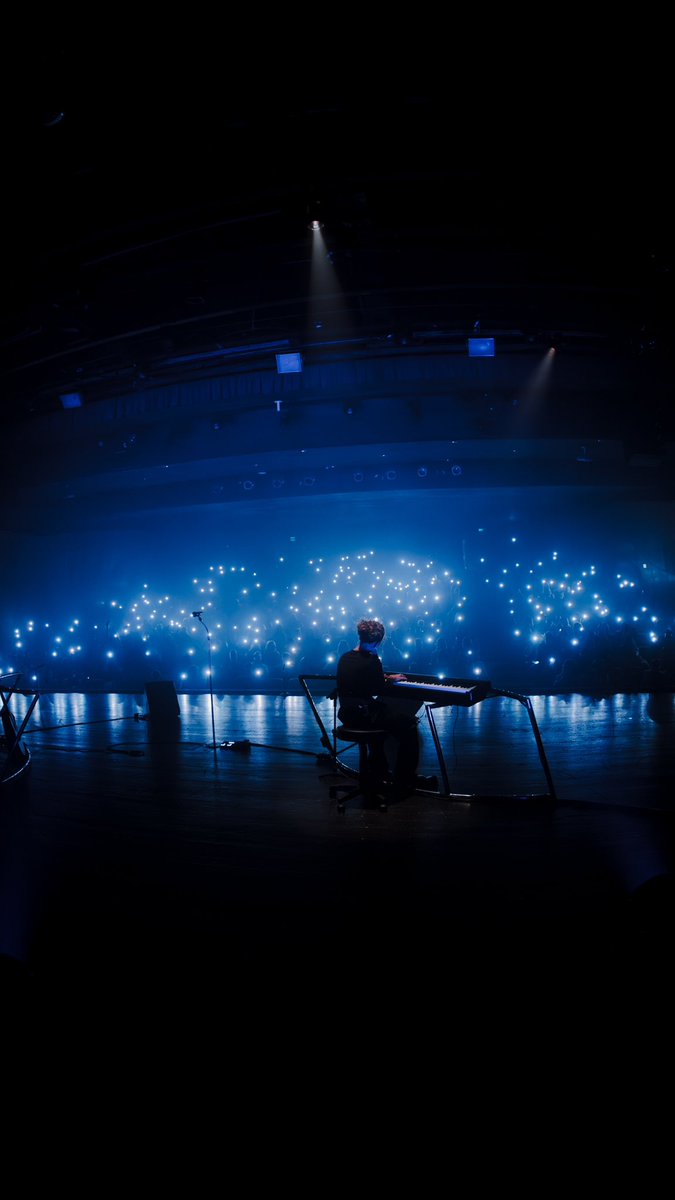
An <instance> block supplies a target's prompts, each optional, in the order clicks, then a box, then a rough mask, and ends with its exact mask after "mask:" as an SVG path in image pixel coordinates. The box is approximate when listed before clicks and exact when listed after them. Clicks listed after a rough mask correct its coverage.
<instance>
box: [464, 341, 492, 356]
mask: <svg viewBox="0 0 675 1200" xmlns="http://www.w3.org/2000/svg"><path fill="white" fill-rule="evenodd" d="M468 346H469V358H494V356H495V339H494V338H469V340H468Z"/></svg>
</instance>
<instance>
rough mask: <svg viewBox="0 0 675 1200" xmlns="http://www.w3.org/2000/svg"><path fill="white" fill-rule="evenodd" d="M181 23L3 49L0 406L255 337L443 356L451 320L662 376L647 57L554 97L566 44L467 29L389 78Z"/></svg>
mask: <svg viewBox="0 0 675 1200" xmlns="http://www.w3.org/2000/svg"><path fill="white" fill-rule="evenodd" d="M303 36H304V37H306V36H307V31H306V30H305V31H304V33H303ZM433 40H434V39H433V38H430V41H433ZM205 42H207V43H208V42H209V36H208V34H206V33H202V32H200V35H199V45H200V50H199V53H198V54H197V51H196V45H197V38H196V37H193V38H191V37H189V36H188V37H187V38H186V39H185V41H183V39H182V38H181V37H178V36H177V37H175V38H173V39H170V40H169V42H168V48H167V44H166V43H160V42H159V41H156V40H153V38H151V37H143V38H140V39H139V38H130V37H129V38H118V39H116V41H115V44H114V45H112V44H110V45H109V44H108V42H105V45H104V47H103V48H102V49H100V50H98V51H97V52H95V51H94V50H93V49H90V50H87V51H86V52H85V50H84V49H83V43H82V40H81V39H80V41H78V42H77V43H75V42H73V43H68V44H66V39H62V40H61V41H59V39H58V37H57V38H56V40H55V41H54V42H53V43H52V44H50V45H48V44H45V45H44V46H43V47H42V49H41V50H40V51H39V52H36V51H35V49H34V47H31V50H30V52H28V51H22V50H18V51H17V54H16V58H15V59H14V61H13V62H12V63H11V64H10V68H9V71H8V74H7V76H6V78H5V80H4V87H5V89H6V95H5V99H4V121H5V129H4V134H5V138H4V146H3V151H2V153H3V158H4V165H5V172H4V174H5V180H6V185H5V196H4V199H5V206H4V232H5V239H4V242H5V244H4V269H3V278H4V286H3V289H2V306H1V311H0V384H1V387H2V414H3V417H4V419H5V421H10V422H11V421H24V420H25V419H30V418H31V417H32V416H33V415H35V414H41V413H45V412H49V411H56V410H58V409H59V406H60V400H59V397H60V396H61V395H62V394H65V393H69V392H77V393H78V394H79V395H81V397H82V398H83V401H84V403H91V402H94V401H96V400H100V399H106V398H110V397H114V396H118V395H125V394H128V393H130V392H133V391H137V390H138V389H143V390H147V389H152V388H154V387H159V386H164V385H167V384H169V385H170V384H175V383H189V382H190V381H191V380H193V379H200V380H202V379H204V378H209V377H212V376H214V375H217V374H219V373H223V372H232V371H237V370H241V369H242V368H245V369H250V368H251V367H252V365H253V364H255V363H258V362H260V363H262V362H263V361H264V362H269V357H270V348H273V347H274V346H275V345H278V346H279V347H283V348H286V349H300V350H301V351H302V352H303V354H304V355H305V356H306V358H307V359H308V360H309V361H321V359H322V356H323V357H326V356H333V357H334V356H335V355H336V354H339V355H341V356H342V357H345V356H349V355H352V354H357V353H358V354H361V355H363V354H366V355H368V354H377V355H381V354H382V353H385V352H390V353H398V354H401V353H407V352H411V351H412V350H414V351H415V352H420V351H422V350H424V349H425V348H428V347H429V346H431V345H433V347H434V350H435V351H437V350H438V349H439V348H445V349H447V351H448V353H453V352H457V351H460V352H462V353H463V352H464V346H465V340H466V337H467V336H468V335H469V334H470V333H471V332H472V331H473V329H474V326H475V325H476V323H477V322H478V323H479V325H480V330H481V332H482V333H483V334H484V335H488V334H492V335H494V336H495V337H496V339H497V342H498V345H499V346H500V348H501V349H502V350H504V351H508V350H509V348H511V349H514V350H518V351H521V350H527V349H528V347H531V348H534V349H536V350H537V351H538V352H539V351H540V350H541V347H542V346H545V345H548V344H550V343H551V342H555V343H556V344H558V345H561V346H562V345H567V346H571V347H573V348H574V349H575V350H582V351H583V352H584V353H586V354H592V355H594V356H596V355H605V356H610V357H611V358H613V359H615V358H617V357H619V358H621V357H623V356H627V357H629V358H630V359H631V360H633V359H636V358H640V357H648V358H649V359H650V360H651V361H652V362H654V363H657V364H658V370H659V371H661V370H663V372H665V373H666V374H667V376H668V377H669V373H670V371H671V368H672V348H673V346H672V337H671V333H670V320H671V313H672V271H671V258H670V254H671V244H672V242H671V230H670V222H671V204H672V189H671V186H670V182H669V172H668V164H667V161H666V160H667V153H666V147H665V146H664V145H663V143H662V140H661V134H662V126H663V124H664V121H663V118H662V116H661V114H662V108H661V105H660V96H659V93H660V89H661V87H662V86H665V85H664V84H662V83H661V81H660V79H659V76H658V72H657V71H655V72H654V76H653V77H652V78H651V79H648V80H647V82H646V83H644V82H643V84H642V85H641V90H640V92H639V94H638V93H637V92H636V91H633V90H631V88H630V86H627V85H626V83H625V81H624V80H623V79H622V77H621V72H620V70H618V71H617V75H616V79H614V80H613V88H612V90H611V92H608V90H607V88H606V87H605V86H603V81H602V80H601V79H598V77H597V72H594V70H593V69H592V67H591V69H590V70H589V69H588V68H589V63H588V62H586V63H585V64H584V68H585V70H586V75H585V80H586V83H585V86H584V88H583V89H582V90H580V87H579V78H580V77H579V74H578V69H579V62H578V61H577V62H574V61H571V60H565V59H564V58H563V60H561V62H562V66H563V68H564V69H563V70H558V71H557V72H553V71H552V68H551V63H550V62H549V61H548V59H547V58H545V57H540V59H539V61H538V62H537V65H536V67H533V64H532V62H531V61H529V62H528V60H527V58H524V59H523V60H521V61H520V62H519V63H516V62H507V61H506V60H504V61H502V62H501V64H500V70H499V73H497V72H496V71H495V72H493V73H491V72H490V71H488V69H487V66H486V63H485V61H484V59H483V58H481V59H480V62H479V64H476V63H475V62H474V64H473V66H471V65H469V63H468V61H464V59H465V58H466V57H468V55H469V52H470V50H471V46H470V45H467V43H466V42H464V43H462V45H460V47H457V46H455V48H454V55H453V62H454V69H453V70H450V69H449V66H448V64H447V60H446V67H447V69H446V70H445V71H444V73H442V74H441V73H439V71H438V61H439V60H438V57H437V56H436V55H434V56H433V60H432V59H431V57H430V65H429V70H428V71H425V60H424V59H423V58H420V57H419V55H418V57H417V59H416V65H415V70H412V69H403V67H402V60H401V59H400V52H401V51H400V47H399V51H398V54H399V57H398V59H397V60H396V62H392V64H391V66H390V69H389V70H386V69H383V68H382V67H381V58H382V55H381V54H380V58H379V59H378V61H379V62H380V69H377V68H376V67H373V65H372V64H373V61H374V58H373V59H371V60H370V61H369V58H368V55H367V54H366V53H365V51H364V52H362V53H361V54H360V55H355V56H350V57H343V56H341V55H340V54H339V53H337V52H335V53H333V55H332V56H326V58H325V59H324V58H323V55H322V53H321V52H320V47H319V49H317V50H315V51H314V53H313V54H312V57H311V69H309V68H308V69H302V70H299V69H298V63H299V62H300V61H302V56H301V55H300V54H296V55H295V58H294V59H293V60H292V61H287V60H286V58H285V51H284V46H285V45H286V43H285V42H284V41H283V39H282V40H281V41H280V42H279V44H278V45H274V46H272V47H270V46H269V45H268V46H267V48H266V52H265V54H264V55H258V56H256V55H255V54H252V52H251V50H250V47H249V46H248V45H245V46H242V45H241V44H237V43H236V42H235V43H234V44H232V41H231V39H230V40H229V41H227V42H226V44H224V43H223V42H222V41H220V42H218V45H217V47H216V46H215V45H213V44H212V45H211V49H210V50H207V51H205V50H204V43H205ZM473 49H474V51H475V49H476V47H473ZM304 53H305V55H307V53H308V52H307V50H306V49H305V51H304ZM492 53H493V61H494V56H497V53H498V47H496V46H494V45H493V47H492ZM430 54H431V52H430ZM432 61H433V64H434V68H433V69H432V66H431V62H432ZM460 62H463V66H459V67H458V63H460ZM526 62H527V71H525V70H524V63H526ZM604 82H605V83H606V79H605V81H604ZM316 216H318V217H319V218H320V219H321V221H322V223H323V238H324V247H323V248H324V251H325V253H324V254H323V267H324V270H323V274H322V276H321V277H320V278H319V279H318V280H317V279H316V278H315V277H314V276H313V275H312V238H313V235H312V233H311V232H310V231H309V229H308V223H309V221H310V219H311V218H313V217H316ZM662 394H663V393H662V390H661V396H662Z"/></svg>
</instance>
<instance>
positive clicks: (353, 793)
mask: <svg viewBox="0 0 675 1200" xmlns="http://www.w3.org/2000/svg"><path fill="white" fill-rule="evenodd" d="M335 736H336V738H338V739H339V740H340V741H341V742H351V743H352V744H354V745H356V746H358V748H359V777H358V782H357V783H355V784H349V783H334V784H331V786H330V788H329V790H328V794H329V796H330V798H331V800H337V810H338V812H344V809H345V801H347V800H355V799H357V798H358V797H359V796H360V797H362V799H363V800H365V801H366V804H368V805H369V804H376V805H377V807H378V808H379V809H380V810H381V811H382V812H386V809H387V802H386V800H385V799H384V797H383V796H381V795H380V794H379V792H378V785H379V787H380V789H382V788H383V787H384V784H383V782H382V781H381V780H374V779H373V777H372V774H371V770H370V750H371V747H372V746H373V745H377V746H382V745H383V743H384V740H385V738H386V737H387V730H386V729H350V728H349V727H348V726H346V725H340V726H338V727H337V729H336V730H335Z"/></svg>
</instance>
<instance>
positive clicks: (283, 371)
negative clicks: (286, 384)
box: [276, 354, 302, 375]
mask: <svg viewBox="0 0 675 1200" xmlns="http://www.w3.org/2000/svg"><path fill="white" fill-rule="evenodd" d="M276 357H277V372H278V373H279V375H294V374H298V372H300V371H302V355H301V354H277V356H276Z"/></svg>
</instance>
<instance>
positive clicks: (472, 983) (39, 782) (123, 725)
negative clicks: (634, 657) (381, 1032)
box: [0, 690, 675, 1008]
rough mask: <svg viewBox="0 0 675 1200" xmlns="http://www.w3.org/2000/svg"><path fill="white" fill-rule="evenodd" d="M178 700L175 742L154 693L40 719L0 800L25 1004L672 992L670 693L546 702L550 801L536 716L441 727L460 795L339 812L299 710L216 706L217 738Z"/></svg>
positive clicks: (323, 704) (63, 704) (425, 766)
mask: <svg viewBox="0 0 675 1200" xmlns="http://www.w3.org/2000/svg"><path fill="white" fill-rule="evenodd" d="M317 697H318V699H317V704H318V711H319V713H320V715H321V717H322V719H323V720H324V721H325V723H326V725H327V726H330V724H331V716H332V705H331V703H330V701H329V700H328V699H327V698H325V692H324V693H323V694H322V693H321V691H320V690H319V692H318V693H317ZM179 702H180V716H179V718H178V719H177V720H175V721H173V722H172V721H171V720H169V719H165V718H161V719H159V718H155V717H152V718H150V719H148V705H147V700H146V697H145V696H144V695H140V696H132V695H97V696H85V695H79V694H77V695H69V694H55V695H43V696H41V697H40V700H39V703H38V705H37V707H36V709H35V711H34V713H33V716H32V717H31V720H30V723H29V728H28V732H27V736H26V743H27V745H28V747H29V749H30V751H31V755H32V761H31V769H30V772H29V773H28V778H27V780H26V782H25V783H24V784H23V785H22V786H20V787H13V788H11V789H10V788H7V787H5V788H4V789H3V792H2V797H1V798H2V811H1V814H0V815H1V836H2V841H1V843H0V856H1V866H2V876H1V884H0V951H1V952H2V954H3V956H4V965H5V971H4V974H5V976H6V978H7V980H8V981H11V982H12V983H14V984H16V986H17V987H20V988H25V989H26V990H28V991H30V992H32V993H33V994H35V995H38V996H48V995H50V994H52V992H62V991H63V989H68V988H70V987H71V986H75V987H76V988H77V989H79V990H80V992H83V993H84V994H85V995H86V994H88V989H91V991H92V993H94V992H97V993H99V994H100V993H101V992H102V993H103V994H106V995H108V994H113V993H119V992H120V991H122V992H124V991H128V990H132V991H133V992H134V993H135V994H138V989H147V988H154V987H155V986H157V987H159V988H160V989H162V988H164V989H170V990H171V992H172V993H173V994H176V993H183V992H185V993H189V994H191V995H193V996H194V994H195V992H197V993H199V992H200V991H201V990H202V989H203V988H204V987H208V989H209V995H210V996H211V998H212V999H213V997H214V996H216V997H217V998H218V1001H219V1003H222V1004H223V1005H229V1006H233V1005H234V1006H237V1005H239V1004H240V1005H241V1006H242V1007H243V1008H245V1007H246V1005H247V1004H248V1003H249V1002H252V1001H255V1003H256V1004H260V1003H262V1002H268V1003H276V1002H277V1001H278V999H279V996H286V997H290V996H291V995H292V996H294V997H296V998H297V997H300V996H302V998H303V1003H306V1002H311V1004H312V1005H313V1006H314V1007H316V1006H317V1005H319V1006H320V1005H321V1004H322V1003H323V1002H324V1000H325V998H326V997H327V996H331V997H332V998H333V999H334V998H335V997H336V996H338V995H340V994H341V992H342V990H343V989H344V991H345V994H348V995H349V997H350V998H349V1001H348V1003H350V1004H353V1003H361V1002H363V998H364V996H365V995H366V994H367V989H368V988H371V987H374V988H375V989H376V991H377V992H378V993H380V994H385V995H390V994H391V993H392V992H393V993H394V994H396V995H397V996H399V995H400V994H401V992H402V991H403V990H405V991H406V994H408V993H411V994H415V992H417V994H418V995H419V994H422V993H423V994H426V995H428V996H429V995H436V996H438V995H439V994H442V995H444V996H449V995H454V996H458V995H461V997H462V1003H466V1004H469V1003H470V1002H471V1001H470V997H471V996H472V993H473V994H475V996H476V997H477V996H479V995H482V996H483V998H484V997H485V995H486V990H487V991H489V994H490V995H495V994H496V993H499V994H502V995H503V994H504V993H508V992H510V991H512V990H513V988H514V986H517V985H518V984H519V983H524V982H525V981H527V984H528V986H540V984H541V981H542V979H543V978H544V977H546V978H547V979H548V980H549V983H550V984H551V981H553V980H555V987H556V989H558V990H559V989H560V988H562V989H564V988H568V987H569V988H572V987H573V986H574V987H576V988H579V986H581V981H582V980H583V981H584V982H583V986H584V987H585V986H586V985H587V982H588V980H589V979H590V978H595V979H596V980H600V979H602V978H605V977H607V975H608V973H609V974H612V973H617V972H618V974H619V976H622V975H623V974H624V973H625V975H626V977H627V978H631V979H633V980H634V979H635V976H636V972H637V973H638V974H639V975H640V977H641V978H643V979H644V980H645V981H646V983H645V986H648V987H652V986H653V987H655V988H656V987H659V988H661V987H662V986H663V985H664V982H665V980H666V978H667V977H669V971H667V970H666V968H667V967H668V966H669V958H670V939H671V936H672V934H671V930H672V913H673V895H672V878H673V875H672V872H673V848H674V847H673V821H674V819H675V800H674V798H673V781H674V779H675V748H674V744H673V728H674V723H675V697H674V696H673V695H672V694H670V693H668V694H663V695H659V696H649V695H616V696H612V697H609V698H604V699H593V698H589V697H583V696H580V695H571V696H567V697H563V696H556V697H535V698H533V702H532V703H533V711H534V713H535V714H536V723H537V727H538V730H539V732H540V734H541V739H542V745H543V747H544V748H545V756H546V760H547V763H548V767H549V770H550V775H551V779H552V781H553V783H554V795H551V794H550V791H549V789H548V787H547V780H546V778H545V775H544V772H543V770H542V761H541V757H540V755H539V753H538V750H537V745H536V740H535V738H534V737H533V731H532V727H531V725H530V723H529V722H528V719H527V713H526V711H525V709H524V708H523V707H522V706H520V705H518V704H515V705H514V704H513V703H511V702H510V701H509V700H507V699H503V698H497V699H490V700H486V701H484V702H483V703H482V704H478V705H475V706H474V707H473V708H463V709H460V708H456V707H453V708H446V709H442V710H437V711H436V719H437V728H438V733H439V738H440V742H441V745H442V749H443V754H444V760H445V763H446V766H447V772H448V778H449V782H450V789H449V790H450V796H442V795H427V794H417V795H415V796H411V797H409V798H408V799H406V800H404V801H401V802H399V803H397V804H391V805H390V806H389V808H388V810H387V811H386V812H380V811H379V810H377V809H367V808H363V807H362V806H361V803H360V802H355V803H352V804H350V803H348V804H347V807H346V810H345V812H343V813H340V812H338V811H337V807H336V803H335V801H334V800H331V799H330V797H329V785H330V783H331V782H334V781H335V774H334V764H333V763H332V762H331V761H330V758H329V757H328V756H327V755H326V752H325V749H324V747H322V745H321V735H320V728H319V726H318V724H317V721H316V719H315V716H314V714H313V712H312V710H311V707H310V705H309V703H308V702H307V699H306V698H305V697H304V696H302V695H286V696H268V695H264V696H263V695H247V696H242V695H232V696H220V695H219V696H217V697H215V699H214V707H213V722H212V712H211V707H210V697H209V696H208V694H207V695H199V696H180V697H179ZM17 703H18V704H19V705H25V704H26V703H28V700H27V698H22V697H18V698H17ZM18 715H19V716H20V715H21V710H20V709H19V710H18ZM139 717H140V718H141V719H138V718H139ZM212 725H214V726H215V733H216V739H215V746H216V747H217V748H214V739H213V733H212ZM421 729H422V734H423V755H422V762H421V769H422V770H423V771H424V772H425V773H433V772H435V773H436V774H438V761H437V758H436V755H435V750H434V744H433V739H432V737H431V736H430V733H429V730H428V728H427V727H426V726H425V724H424V721H423V722H422V725H421ZM228 743H229V744H228ZM354 753H355V752H354V751H351V750H350V751H347V752H346V753H345V755H344V760H345V761H347V762H354V761H355V760H354V758H353V757H351V756H352V755H353V754H354ZM551 985H552V984H551ZM270 988H272V990H273V994H274V997H276V1000H273V999H271V993H270Z"/></svg>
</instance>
